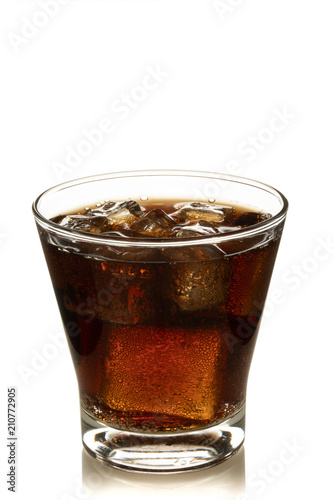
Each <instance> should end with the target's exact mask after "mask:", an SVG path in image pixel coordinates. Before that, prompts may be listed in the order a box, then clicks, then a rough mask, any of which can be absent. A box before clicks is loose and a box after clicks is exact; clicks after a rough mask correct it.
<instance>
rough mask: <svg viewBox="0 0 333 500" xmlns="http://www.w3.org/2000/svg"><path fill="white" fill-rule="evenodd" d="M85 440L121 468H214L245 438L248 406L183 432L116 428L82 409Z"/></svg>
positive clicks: (92, 450) (162, 470)
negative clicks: (223, 419) (206, 426)
mask: <svg viewBox="0 0 333 500" xmlns="http://www.w3.org/2000/svg"><path fill="white" fill-rule="evenodd" d="M81 418H82V440H83V445H84V447H85V449H86V450H87V451H88V453H89V454H90V455H92V456H93V457H95V458H96V459H98V460H101V461H103V462H104V463H106V464H108V465H110V466H112V467H115V468H117V469H122V470H127V471H133V472H145V473H179V472H189V471H195V470H201V469H206V468H208V467H212V466H213V465H216V464H218V463H220V462H222V461H223V460H226V459H227V458H229V457H231V456H232V455H233V454H234V453H236V452H237V451H238V450H239V448H240V447H241V446H242V444H243V442H244V437H245V407H243V408H242V409H241V410H240V411H239V412H237V414H236V415H234V416H233V417H231V418H229V419H228V420H226V421H225V422H223V423H221V424H219V425H215V426H214V427H208V428H205V429H199V430H195V431H188V432H182V433H169V432H165V433H139V432H129V431H123V430H119V429H114V428H111V427H108V426H106V425H103V424H102V423H100V422H98V421H97V420H95V419H93V418H91V416H89V415H88V414H87V413H86V412H85V411H84V410H82V411H81Z"/></svg>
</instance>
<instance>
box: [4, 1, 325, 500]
mask: <svg viewBox="0 0 333 500" xmlns="http://www.w3.org/2000/svg"><path fill="white" fill-rule="evenodd" d="M45 3H46V1H42V0H41V1H40V2H29V1H22V2H20V1H13V0H1V6H0V19H1V21H0V23H1V28H0V29H1V40H0V44H1V45H0V50H1V80H0V85H1V93H0V98H1V108H0V109H1V112H0V116H1V148H0V155H1V178H2V182H1V204H2V214H1V221H0V258H1V264H2V274H1V288H2V296H1V326H2V328H1V335H2V345H3V346H4V348H3V349H2V351H1V356H2V358H3V361H2V362H1V392H0V394H1V398H0V399H1V421H0V425H1V433H2V434H1V436H2V439H1V450H0V457H1V488H2V489H3V490H4V492H5V494H8V498H9V495H10V493H9V492H7V491H6V484H5V482H6V473H7V471H8V464H7V449H6V434H7V427H6V394H7V387H8V386H12V385H15V386H16V387H17V388H18V437H19V439H18V469H17V470H18V481H17V494H16V498H19V499H26V498H34V499H35V500H39V499H44V498H48V499H62V500H66V499H72V498H77V499H79V498H116V496H117V498H119V496H120V495H129V494H130V495H131V498H143V497H145V498H153V497H154V498H156V495H157V494H159V495H160V496H161V498H170V496H171V495H172V497H173V498H175V499H178V498H182V499H183V498H186V499H187V498H191V499H193V498H195V499H196V498H203V497H208V496H209V495H214V498H224V497H225V496H226V495H229V496H230V497H231V498H237V499H238V500H239V499H240V498H244V499H251V500H252V499H253V500H255V499H257V498H258V499H259V498H264V499H268V500H271V499H272V500H273V499H280V498H281V497H283V498H288V499H289V498H290V499H291V498H302V499H304V498H314V497H315V498H329V497H330V495H331V482H330V475H331V468H332V467H331V466H332V458H331V447H332V422H331V412H332V403H331V394H332V372H331V366H332V361H331V352H332V351H331V347H332V342H331V337H332V323H331V317H330V311H331V310H332V286H331V273H332V267H333V248H332V239H333V228H332V216H331V210H332V203H331V193H332V188H331V186H332V182H331V179H332V176H331V169H332V145H331V142H332V141H331V139H332V116H333V103H332V88H333V72H332V68H331V66H332V64H331V63H332V43H333V34H332V15H333V10H332V5H331V4H332V2H331V1H330V0H321V1H317V2H314V1H312V0H311V1H310V0H294V1H293V2H291V1H290V0H279V1H274V0H270V1H267V0H243V1H242V0H225V1H220V3H219V6H217V4H216V3H214V1H213V0H200V1H198V0H146V1H144V0H133V1H132V0H118V1H117V0H109V1H108V0H105V1H102V0H101V1H98V0H95V1H93V0H91V1H76V0H72V1H71V2H69V3H68V4H66V5H65V2H63V3H64V5H61V6H60V5H59V4H57V5H58V7H59V8H58V10H57V12H56V9H54V12H53V14H52V16H53V17H52V16H51V15H50V14H45ZM42 4H44V10H43V8H42V6H41V5H42ZM41 12H44V14H41ZM31 23H32V24H31ZM36 25H38V26H36ZM41 25H43V26H41ZM147 68H153V69H155V70H156V68H157V69H158V68H159V69H158V70H159V71H160V72H162V73H164V76H163V78H161V80H162V81H161V82H159V83H158V85H157V86H156V88H155V89H154V90H149V91H146V94H144V92H143V91H142V88H141V91H140V89H139V90H138V88H137V86H138V85H139V86H140V85H141V84H142V82H143V81H144V78H145V76H146V75H147ZM145 81H147V80H145ZM150 82H151V80H150ZM140 92H141V93H140ZM131 93H132V101H131V102H132V105H133V102H134V105H133V109H130V111H128V112H125V110H123V113H122V114H120V112H119V110H118V112H117V111H115V108H114V109H113V110H112V109H111V106H112V105H114V106H115V105H116V104H115V103H116V100H117V99H120V100H121V99H123V96H124V95H126V94H131ZM133 96H134V101H133ZM135 99H141V102H136V100H135ZM134 106H135V109H134ZM128 109H129V108H128ZM277 112H278V113H280V114H281V113H283V114H284V116H285V119H284V120H285V121H284V122H283V121H280V122H279V124H280V127H279V129H280V130H279V131H277V130H273V131H271V132H270V131H269V130H267V127H270V126H272V125H274V124H275V125H276V123H277V122H276V120H275V121H274V120H273V121H272V118H273V117H274V116H276V113H277ZM125 114H126V118H125ZM127 115H128V116H127ZM286 116H287V118H286ZM104 119H109V120H113V122H114V130H113V132H112V133H109V134H104V136H103V141H102V143H101V144H99V145H95V146H93V147H91V148H90V149H91V151H90V152H89V154H87V155H86V156H85V157H81V158H79V159H77V158H76V163H77V164H76V165H75V166H74V167H73V166H71V168H67V170H65V171H63V172H62V173H60V174H59V168H58V169H57V168H55V165H58V167H59V164H60V163H61V164H63V165H64V164H65V160H66V154H67V153H68V151H69V149H68V148H76V147H77V145H78V143H79V142H80V141H82V140H84V139H85V137H84V132H83V131H84V130H86V131H88V132H89V131H91V130H92V129H94V128H96V127H98V126H99V125H100V122H101V121H102V120H104ZM273 128H274V126H273ZM253 138H254V139H253ZM256 138H257V139H256ZM253 140H257V141H258V142H257V143H256V144H257V146H256V147H257V149H253V147H252V150H251V151H252V153H250V152H249V151H248V149H247V153H246V152H245V151H246V148H248V145H247V143H248V141H253ZM55 162H58V163H55ZM67 167H68V165H67ZM142 168H145V169H146V168H148V169H149V168H183V169H194V170H206V171H219V172H220V171H224V170H226V171H228V172H229V173H231V168H234V172H235V173H237V174H239V175H243V176H246V177H250V178H254V179H257V180H260V181H263V182H266V183H268V184H271V185H273V186H274V187H276V188H278V189H280V190H281V191H282V192H283V193H284V194H285V195H286V196H287V198H288V199H289V201H290V211H289V216H288V219H287V225H286V228H285V232H284V237H283V241H282V244H281V247H280V252H279V255H278V259H277V263H276V267H275V271H274V276H273V280H272V283H271V289H270V296H269V299H268V303H267V312H266V315H265V318H264V321H263V323H262V326H261V331H260V335H259V340H258V343H257V348H256V353H255V357H254V361H253V365H252V369H251V374H250V380H249V388H248V405H247V437H246V445H245V447H244V450H243V451H242V453H240V454H239V455H237V456H236V457H234V458H233V459H231V460H230V461H228V462H226V463H225V464H222V465H220V466H218V467H215V468H213V469H210V470H209V471H206V472H205V473H200V474H197V473H192V474H186V475H184V476H182V477H180V476H177V478H175V477H172V476H168V477H167V478H163V479H161V478H156V477H154V478H152V477H151V476H138V475H135V474H128V473H119V472H115V471H113V470H108V475H107V474H106V473H104V469H102V468H97V471H96V470H95V472H93V470H94V467H95V464H94V462H93V461H90V460H89V459H87V458H86V457H84V460H83V469H84V475H85V478H86V479H87V478H88V479H89V478H90V486H92V489H90V490H85V491H81V490H80V489H78V485H79V484H80V482H81V476H82V447H81V442H80V427H79V404H78V395H77V387H76V381H75V376H74V370H73V368H72V364H71V360H70V357H69V353H68V352H67V349H66V348H65V347H64V346H62V344H59V342H61V341H63V333H62V327H61V322H60V317H59V314H58V311H57V308H56V302H55V299H54V296H53V291H52V288H51V283H50V279H49V277H48V274H47V269H46V265H45V263H44V260H43V255H42V251H41V248H40V244H39V241H38V236H37V232H36V229H35V226H34V221H33V217H32V214H31V208H30V207H31V203H32V201H33V199H34V198H36V197H37V195H38V194H39V193H40V192H41V191H43V190H45V189H46V188H48V187H50V186H51V185H54V184H57V183H58V182H60V181H61V180H67V179H74V178H77V177H82V176H85V175H90V174H95V173H103V172H108V171H118V170H132V169H142ZM52 336H53V338H57V339H58V340H57V342H58V344H59V347H57V346H56V343H55V341H54V340H52ZM50 344H52V345H53V348H52V347H51V348H50ZM36 353H37V355H39V356H44V358H45V356H46V354H47V355H48V357H49V358H50V353H52V356H53V358H52V359H47V360H45V363H42V362H40V364H39V368H38V370H34V372H33V374H32V373H30V372H28V373H29V376H27V375H26V376H23V375H22V370H24V369H31V370H32V369H33V368H32V367H33V363H36V361H34V359H35V357H36ZM22 367H23V369H22ZM35 367H36V366H35ZM288 447H289V448H290V447H292V448H293V449H294V451H293V453H291V452H290V451H289V452H288V451H286V450H288ZM244 470H245V475H244ZM102 472H103V474H102ZM245 483H246V486H244V485H245ZM242 495H243V496H242ZM6 498H7V497H6Z"/></svg>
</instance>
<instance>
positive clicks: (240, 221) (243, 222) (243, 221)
mask: <svg viewBox="0 0 333 500" xmlns="http://www.w3.org/2000/svg"><path fill="white" fill-rule="evenodd" d="M271 217H272V216H271V215H270V214H264V213H258V212H244V213H243V214H242V215H240V216H239V217H238V218H237V219H236V220H235V226H238V227H248V226H252V225H253V224H259V222H263V221H264V220H268V219H270V218H271Z"/></svg>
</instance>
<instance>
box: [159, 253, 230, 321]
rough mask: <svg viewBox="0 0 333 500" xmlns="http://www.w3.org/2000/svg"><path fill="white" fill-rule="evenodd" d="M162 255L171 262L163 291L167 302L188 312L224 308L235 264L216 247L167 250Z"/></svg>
mask: <svg viewBox="0 0 333 500" xmlns="http://www.w3.org/2000/svg"><path fill="white" fill-rule="evenodd" d="M162 253H163V254H164V256H165V257H167V258H168V259H169V261H170V265H169V266H168V268H167V269H166V272H165V277H164V287H163V291H164V294H165V298H166V300H167V301H169V302H171V303H172V304H173V305H176V308H177V309H178V310H180V311H185V312H194V311H202V310H208V309H211V308H213V307H217V306H221V307H224V304H225V301H226V298H227V295H228V290H229V278H230V273H231V268H232V261H231V260H230V258H228V257H227V256H226V255H225V254H224V253H223V252H222V251H221V250H220V249H219V248H218V247H217V246H215V245H200V246H194V247H184V248H168V249H164V250H163V252H162Z"/></svg>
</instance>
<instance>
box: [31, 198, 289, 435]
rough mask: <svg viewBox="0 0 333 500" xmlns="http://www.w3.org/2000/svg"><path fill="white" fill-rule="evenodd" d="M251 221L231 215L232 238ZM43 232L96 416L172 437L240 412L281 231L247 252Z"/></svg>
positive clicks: (87, 401) (250, 244)
mask: <svg viewBox="0 0 333 500" xmlns="http://www.w3.org/2000/svg"><path fill="white" fill-rule="evenodd" d="M141 206H142V205H141ZM156 206H157V205H156V204H154V205H148V204H145V206H144V207H143V208H144V209H145V210H144V211H145V213H146V212H148V211H150V210H152V209H154V208H156ZM158 208H162V209H163V210H164V211H165V212H166V213H167V214H169V215H170V214H172V213H173V212H174V211H175V207H174V205H173V203H172V204H171V203H166V202H163V203H162V202H160V204H159V205H158ZM244 212H248V209H246V208H244V209H240V208H239V207H238V208H237V210H235V211H233V212H232V218H230V219H229V221H228V225H229V228H230V227H232V225H233V224H235V223H236V222H237V220H238V221H239V220H241V221H242V219H239V217H240V216H241V215H242V213H244ZM249 217H250V218H249V220H250V219H251V217H252V219H251V220H252V222H253V221H254V220H256V221H257V222H258V217H257V218H256V217H253V215H252V216H249ZM243 219H244V218H243ZM55 220H56V221H58V220H61V219H60V218H59V217H58V218H55ZM243 222H244V220H243ZM184 224H187V223H184ZM223 224H224V225H226V223H225V221H224V222H223ZM223 224H220V226H221V225H223ZM243 225H245V224H243ZM213 226H214V224H213ZM218 226H219V224H216V227H218ZM40 233H41V239H42V243H43V248H44V251H45V255H46V260H47V263H48V266H49V270H50V275H51V278H52V282H53V286H54V289H55V293H56V296H57V300H58V304H59V308H60V311H61V315H62V319H63V323H64V326H65V330H66V333H67V338H68V342H69V346H70V350H71V354H72V357H73V360H74V365H75V369H76V374H77V378H78V383H79V388H80V394H81V402H82V406H83V408H84V409H85V410H86V411H87V412H88V413H89V414H90V415H92V416H93V417H94V418H97V419H98V420H100V421H103V422H104V423H106V424H109V425H111V426H113V427H116V428H119V429H124V430H134V431H135V430H136V431H141V432H142V431H149V432H152V431H156V432H161V431H173V432H175V431H182V430H186V429H195V428H202V427H207V426H211V425H215V424H217V423H220V422H222V421H224V420H226V419H227V418H229V417H230V416H232V415H233V414H234V413H236V412H237V411H238V410H239V409H240V408H241V407H242V405H243V404H244V401H245V391H246V383H247V377H248V371H249V367H250V363H251V359H252V354H253V350H254V346H255V341H256V337H257V331H258V326H259V321H260V317H261V313H262V308H263V304H264V301H265V297H266V293H267V289H268V285H269V281H270V276H271V272H272V268H273V265H274V261H275V256H276V252H277V249H278V244H279V239H280V234H281V232H280V233H276V234H273V235H272V234H271V233H268V232H267V234H266V235H265V236H264V237H263V236H261V237H260V238H261V240H262V241H258V236H253V237H252V238H248V241H247V249H248V250H247V251H245V252H243V253H238V252H239V251H240V249H241V248H244V241H243V242H241V243H240V241H239V240H238V241H236V242H232V243H230V242H229V243H227V242H225V243H221V244H218V245H216V244H214V245H212V244H207V243H205V244H202V245H193V246H192V247H183V248H169V247H167V246H166V247H165V248H162V249H161V248H158V249H156V248H155V249H152V248H151V249H149V248H147V249H144V248H142V247H141V248H140V247H135V246H134V245H135V243H133V246H132V247H131V248H128V247H125V246H123V247H122V246H121V243H120V246H117V245H115V244H113V243H112V242H110V246H108V247H106V246H105V245H104V246H102V245H98V244H97V243H96V242H94V243H90V244H88V243H84V244H83V243H79V242H77V241H74V242H73V241H71V240H73V239H75V238H74V237H73V235H69V238H68V240H66V238H65V237H63V238H62V239H60V238H59V237H57V236H55V235H53V236H50V235H49V234H47V233H46V231H45V230H43V229H41V228H40ZM269 234H270V236H269ZM268 236H269V237H268ZM243 239H244V238H243ZM177 242H179V243H180V242H181V239H179V240H177ZM221 249H222V250H223V251H224V252H225V253H222V252H221Z"/></svg>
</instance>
